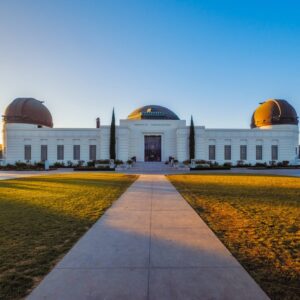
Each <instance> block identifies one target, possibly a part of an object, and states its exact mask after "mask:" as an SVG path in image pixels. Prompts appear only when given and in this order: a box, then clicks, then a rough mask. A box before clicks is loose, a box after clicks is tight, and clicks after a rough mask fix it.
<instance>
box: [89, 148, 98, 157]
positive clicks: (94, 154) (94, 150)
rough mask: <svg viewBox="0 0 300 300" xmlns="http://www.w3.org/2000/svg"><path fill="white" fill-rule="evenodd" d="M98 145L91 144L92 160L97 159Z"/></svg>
mask: <svg viewBox="0 0 300 300" xmlns="http://www.w3.org/2000/svg"><path fill="white" fill-rule="evenodd" d="M96 149H97V147H96V145H90V160H96Z"/></svg>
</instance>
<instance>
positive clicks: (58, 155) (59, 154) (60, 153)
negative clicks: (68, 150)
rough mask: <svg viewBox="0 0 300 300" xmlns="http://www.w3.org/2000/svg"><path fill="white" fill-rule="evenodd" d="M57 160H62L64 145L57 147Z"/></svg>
mask: <svg viewBox="0 0 300 300" xmlns="http://www.w3.org/2000/svg"><path fill="white" fill-rule="evenodd" d="M57 160H64V145H57Z"/></svg>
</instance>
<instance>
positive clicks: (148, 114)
mask: <svg viewBox="0 0 300 300" xmlns="http://www.w3.org/2000/svg"><path fill="white" fill-rule="evenodd" d="M127 119H129V120H179V118H178V116H177V115H176V114H175V113H173V112H172V111H171V110H169V109H168V108H166V107H163V106H159V105H146V106H143V107H140V108H138V109H136V110H135V111H133V112H132V113H131V114H130V115H129V116H128V117H127Z"/></svg>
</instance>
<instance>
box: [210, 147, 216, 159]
mask: <svg viewBox="0 0 300 300" xmlns="http://www.w3.org/2000/svg"><path fill="white" fill-rule="evenodd" d="M208 159H209V160H216V145H209V146H208Z"/></svg>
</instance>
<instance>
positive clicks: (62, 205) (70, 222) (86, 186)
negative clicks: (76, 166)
mask: <svg viewBox="0 0 300 300" xmlns="http://www.w3.org/2000/svg"><path fill="white" fill-rule="evenodd" d="M135 179H136V176H134V175H121V174H99V173H98V174H90V173H89V174H67V175H66V174H65V175H53V176H52V175H49V176H38V177H31V178H23V179H15V180H6V181H0V228H1V230H0V299H19V298H22V297H24V296H25V295H26V294H28V292H29V291H30V290H31V289H32V288H33V287H34V286H36V285H37V283H38V282H39V281H40V280H41V279H42V277H43V276H44V275H45V274H47V273H48V272H49V271H50V270H51V268H52V267H53V266H54V265H55V263H56V262H57V261H58V260H59V259H60V258H61V257H62V256H63V255H64V254H65V253H66V252H67V251H68V250H69V249H70V248H71V247H72V245H73V244H74V243H75V242H76V241H77V240H78V238H79V237H80V236H82V234H83V233H84V232H86V231H87V229H88V228H89V227H90V226H91V225H92V224H93V223H94V222H95V221H96V220H97V219H98V218H99V217H100V216H101V215H102V214H103V212H104V211H105V209H106V208H108V207H109V206H110V205H111V204H112V202H113V201H114V200H115V199H117V198H118V197H119V196H120V195H121V194H122V193H123V192H124V191H125V190H126V188H127V187H128V186H129V185H130V184H131V183H132V182H133V181H134V180H135Z"/></svg>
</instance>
